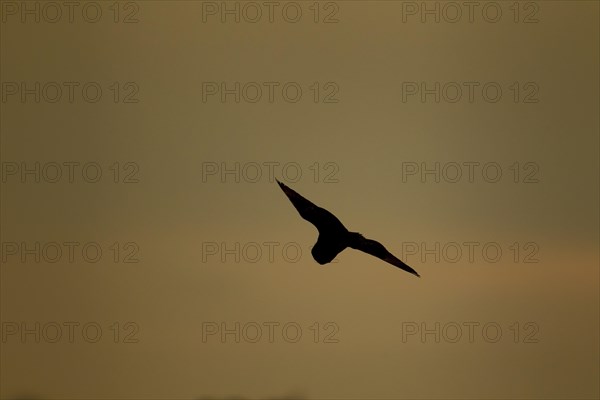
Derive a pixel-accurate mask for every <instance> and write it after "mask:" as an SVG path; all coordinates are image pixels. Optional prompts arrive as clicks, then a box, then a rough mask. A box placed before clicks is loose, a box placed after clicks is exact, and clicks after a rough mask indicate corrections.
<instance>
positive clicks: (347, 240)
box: [277, 181, 420, 277]
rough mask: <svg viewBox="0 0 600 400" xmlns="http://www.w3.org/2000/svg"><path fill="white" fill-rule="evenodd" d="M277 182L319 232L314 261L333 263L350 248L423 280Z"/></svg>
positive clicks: (313, 251) (376, 243) (314, 250)
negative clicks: (342, 252) (343, 251)
mask: <svg viewBox="0 0 600 400" xmlns="http://www.w3.org/2000/svg"><path fill="white" fill-rule="evenodd" d="M277 183H278V184H279V187H280V188H281V190H283V193H285V194H286V196H287V197H288V199H290V201H291V202H292V204H293V205H294V207H296V210H298V213H300V216H301V217H302V218H304V219H305V220H307V221H308V222H310V223H311V224H313V225H314V226H315V227H316V228H317V230H318V231H319V238H318V239H317V243H315V245H314V246H313V248H312V250H311V253H312V256H313V258H314V259H315V261H317V262H318V263H319V264H321V265H323V264H327V263H329V262H331V261H332V260H333V259H334V258H335V256H337V255H338V254H339V253H340V252H341V251H342V250H344V249H345V248H346V247H350V248H353V249H356V250H360V251H364V252H365V253H367V254H370V255H372V256H375V257H377V258H381V259H382V260H383V261H385V262H388V263H390V264H392V265H394V266H396V267H398V268H400V269H403V270H404V271H406V272H410V273H411V274H413V275H416V276H419V277H420V275H419V274H418V273H417V271H415V270H414V269H412V268H411V267H409V266H408V265H406V264H404V263H403V262H402V261H401V260H399V259H398V258H396V257H395V256H394V255H393V254H392V253H390V252H389V251H387V249H386V248H385V247H383V245H382V244H381V243H379V242H376V241H375V240H371V239H367V238H365V237H364V236H363V235H361V234H360V233H358V232H350V231H348V229H346V227H345V226H344V224H342V223H341V222H340V220H339V219H337V218H336V216H335V215H333V214H332V213H330V212H329V211H327V210H326V209H324V208H321V207H319V206H317V205H315V204H313V203H312V202H310V201H308V200H307V199H305V198H304V197H302V196H300V195H299V194H298V193H296V192H295V191H294V190H292V189H290V188H289V187H288V186H286V185H284V184H283V183H281V182H279V181H277Z"/></svg>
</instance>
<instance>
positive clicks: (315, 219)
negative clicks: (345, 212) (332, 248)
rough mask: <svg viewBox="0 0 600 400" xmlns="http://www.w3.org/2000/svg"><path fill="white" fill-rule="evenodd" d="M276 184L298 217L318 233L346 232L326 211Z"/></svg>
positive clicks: (337, 220)
mask: <svg viewBox="0 0 600 400" xmlns="http://www.w3.org/2000/svg"><path fill="white" fill-rule="evenodd" d="M277 183H278V184H279V187H280V188H281V190H283V193H285V194H286V196H287V197H288V199H290V201H291V202H292V204H293V205H294V207H296V210H298V213H299V214H300V216H301V217H302V218H304V219H305V220H307V221H308V222H310V223H311V224H313V225H314V226H316V227H317V229H318V230H319V232H323V233H329V232H331V233H338V232H340V231H344V232H345V231H346V227H344V225H343V224H342V223H341V222H340V220H339V219H337V217H336V216H335V215H333V214H332V213H330V212H329V211H327V210H326V209H324V208H321V207H319V206H317V205H316V204H313V203H312V202H310V201H309V200H307V199H305V198H304V197H302V196H301V195H299V194H298V193H296V192H295V191H294V190H292V189H290V188H289V187H287V186H286V185H285V184H283V183H281V182H279V181H277Z"/></svg>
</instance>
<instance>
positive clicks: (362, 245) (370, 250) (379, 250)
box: [350, 234, 421, 277]
mask: <svg viewBox="0 0 600 400" xmlns="http://www.w3.org/2000/svg"><path fill="white" fill-rule="evenodd" d="M355 235H357V236H354V240H352V242H351V244H350V247H352V248H353V249H356V250H360V251H364V252H365V253H367V254H370V255H372V256H375V257H377V258H380V259H382V260H383V261H385V262H388V263H390V264H392V265H394V266H396V267H398V268H400V269H402V270H404V271H406V272H410V273H411V274H413V275H416V276H418V277H420V276H421V275H419V274H418V272H417V271H415V270H414V269H412V268H411V267H409V266H408V265H406V264H405V263H404V262H402V260H400V259H398V258H396V256H394V255H393V254H392V253H390V252H389V251H388V250H387V249H386V248H385V247H383V245H382V244H381V243H379V242H377V241H375V240H371V239H367V238H365V237H363V236H362V235H361V234H355Z"/></svg>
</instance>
